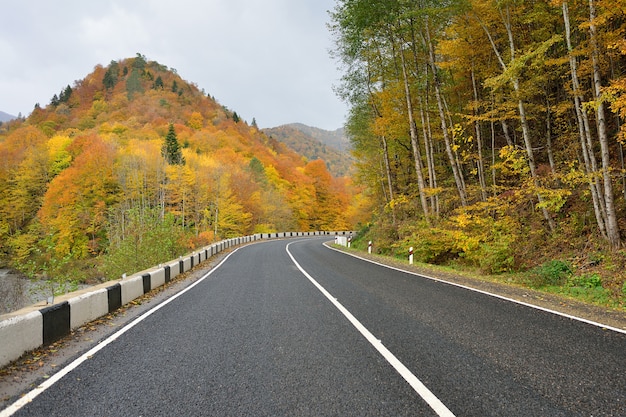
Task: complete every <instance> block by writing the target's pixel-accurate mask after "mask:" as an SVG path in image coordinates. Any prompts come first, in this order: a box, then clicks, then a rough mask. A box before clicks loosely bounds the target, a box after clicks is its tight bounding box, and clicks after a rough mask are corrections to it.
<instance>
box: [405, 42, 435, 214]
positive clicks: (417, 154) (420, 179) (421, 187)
mask: <svg viewBox="0 0 626 417" xmlns="http://www.w3.org/2000/svg"><path fill="white" fill-rule="evenodd" d="M400 63H401V64H402V78H403V82H404V95H405V98H406V107H407V113H408V116H409V131H410V135H411V146H412V148H413V160H414V162H415V172H416V173H417V188H418V191H419V195H420V202H421V204H422V210H423V211H424V218H425V219H426V223H427V224H429V225H430V220H429V219H428V216H429V211H428V202H427V201H426V192H425V188H426V187H425V183H424V173H423V172H422V154H421V151H420V145H419V143H418V137H417V125H416V124H415V119H414V117H413V100H412V99H411V89H410V87H409V77H408V74H407V69H406V61H405V59H404V51H402V48H400Z"/></svg>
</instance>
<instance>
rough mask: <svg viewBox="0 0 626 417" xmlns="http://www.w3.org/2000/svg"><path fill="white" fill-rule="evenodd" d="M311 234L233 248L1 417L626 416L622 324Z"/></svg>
mask: <svg viewBox="0 0 626 417" xmlns="http://www.w3.org/2000/svg"><path fill="white" fill-rule="evenodd" d="M326 240H327V238H326ZM323 241H324V240H323V239H303V240H297V239H294V240H280V241H269V242H263V243H257V244H253V245H249V246H245V247H243V248H240V249H239V250H237V251H235V252H233V253H232V254H231V255H230V256H229V257H228V258H226V260H225V261H224V262H223V263H222V264H221V265H220V266H219V267H218V268H216V269H214V270H213V271H212V272H211V274H210V275H208V276H207V277H206V278H205V279H203V280H201V281H200V282H199V283H197V284H196V285H195V286H193V287H189V290H187V291H185V292H184V293H183V294H181V295H180V296H178V297H176V298H172V299H170V300H168V301H167V302H166V303H163V304H160V305H159V306H158V308H157V309H155V310H151V312H150V313H149V315H147V316H145V317H144V316H142V317H141V318H140V319H139V320H138V321H136V322H134V323H133V325H132V327H128V328H125V332H124V333H123V334H120V335H118V336H116V339H115V340H113V341H111V342H110V343H109V342H108V341H103V343H102V344H101V345H99V347H98V349H100V350H99V351H97V352H94V353H91V354H89V355H88V356H86V357H85V358H86V359H84V361H83V362H82V363H80V364H79V365H78V366H76V367H75V369H73V370H71V371H69V372H67V370H65V371H61V374H63V373H65V372H67V374H66V375H65V376H63V377H62V378H60V379H58V381H56V382H55V383H53V384H50V387H49V388H47V389H46V390H45V391H43V392H41V393H40V394H39V395H38V396H36V397H35V398H34V399H33V400H32V401H31V402H29V403H28V404H26V405H25V406H23V407H22V408H20V409H19V410H18V411H17V412H16V413H15V414H14V415H16V416H174V415H177V416H437V415H456V416H459V417H460V416H480V417H485V416H509V417H512V416H626V334H624V333H619V332H615V331H611V330H606V329H602V328H601V327H597V326H593V325H590V324H586V323H582V322H579V321H576V320H572V319H569V318H566V317H562V316H557V315H554V314H550V313H547V312H544V311H541V310H536V309H532V308H529V307H526V306H522V305H519V304H515V303H511V302H508V301H505V300H502V299H499V298H495V297H490V296H488V295H484V294H480V293H476V292H472V291H469V290H466V289H462V288H459V287H456V286H453V285H448V284H445V283H441V282H436V281H432V280H429V279H425V278H420V277H418V276H415V275H411V274H407V273H403V272H399V271H395V270H392V269H388V268H384V267H382V266H378V265H375V264H372V263H368V262H365V261H362V260H359V259H356V258H353V257H351V256H348V255H345V254H342V253H339V252H336V251H333V250H331V249H328V248H326V247H324V246H322V242H323ZM294 261H295V262H294ZM296 263H297V264H298V265H299V267H300V268H301V269H302V270H303V271H304V272H305V273H303V272H302V270H301V269H299V268H298V266H297V265H296ZM61 374H59V375H61ZM57 378H58V376H53V377H52V378H51V380H56V379H57Z"/></svg>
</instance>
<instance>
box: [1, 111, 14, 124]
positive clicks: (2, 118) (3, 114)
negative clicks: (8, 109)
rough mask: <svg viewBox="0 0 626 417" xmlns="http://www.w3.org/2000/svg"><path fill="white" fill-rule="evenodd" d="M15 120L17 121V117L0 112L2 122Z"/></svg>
mask: <svg viewBox="0 0 626 417" xmlns="http://www.w3.org/2000/svg"><path fill="white" fill-rule="evenodd" d="M13 119H17V117H15V116H12V115H10V114H8V113H5V112H3V111H0V122H8V121H11V120H13Z"/></svg>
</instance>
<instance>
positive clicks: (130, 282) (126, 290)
mask: <svg viewBox="0 0 626 417" xmlns="http://www.w3.org/2000/svg"><path fill="white" fill-rule="evenodd" d="M120 286H121V287H122V305H125V304H128V303H130V302H131V301H133V300H134V299H135V298H139V297H141V296H142V295H144V294H145V293H144V291H143V289H144V278H143V276H141V275H132V276H130V277H128V278H126V279H123V280H121V281H120Z"/></svg>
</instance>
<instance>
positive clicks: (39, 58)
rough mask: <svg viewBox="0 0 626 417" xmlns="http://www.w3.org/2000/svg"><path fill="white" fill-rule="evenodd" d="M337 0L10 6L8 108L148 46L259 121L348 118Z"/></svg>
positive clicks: (4, 81) (0, 44)
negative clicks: (341, 86) (336, 34)
mask: <svg viewBox="0 0 626 417" xmlns="http://www.w3.org/2000/svg"><path fill="white" fill-rule="evenodd" d="M334 4H335V1H334V0H176V1H171V0H143V1H127V0H99V1H86V0H55V1H51V0H29V1H10V2H3V4H2V6H1V7H0V10H1V13H0V111H4V112H6V113H9V114H12V115H15V116H16V115H17V114H18V113H20V112H21V113H22V114H23V115H24V116H26V115H28V114H30V112H31V111H32V109H33V106H34V105H35V103H40V104H41V106H45V105H47V104H48V103H49V102H50V98H52V96H53V95H54V94H58V93H59V92H60V91H61V88H63V87H65V86H67V85H68V84H69V85H73V83H74V81H75V80H79V79H83V78H84V77H85V76H86V75H87V74H89V73H90V72H92V71H93V69H94V67H95V66H96V65H98V64H101V65H103V66H106V65H108V64H109V63H110V62H111V60H119V59H122V58H129V57H134V56H136V54H137V53H141V54H142V55H145V56H146V58H147V59H148V60H152V61H157V62H159V63H160V64H163V65H166V66H168V67H170V68H175V69H176V70H177V72H178V74H179V75H180V76H181V77H182V78H183V79H185V80H187V81H189V82H194V83H196V84H197V85H198V87H199V88H201V89H204V90H205V91H206V92H207V93H209V94H211V96H213V97H215V98H216V99H217V101H218V102H220V103H221V104H222V105H225V106H226V107H228V108H229V109H231V110H234V111H236V112H237V113H238V114H239V115H240V116H241V117H242V118H243V119H245V120H247V121H248V122H251V121H252V118H256V121H257V123H258V125H259V127H274V126H278V125H282V124H286V123H292V122H301V123H304V124H307V125H310V126H315V127H319V128H323V129H327V130H334V129H337V128H339V127H341V126H342V125H343V123H344V120H345V116H346V106H345V105H344V103H342V102H341V100H339V99H338V98H337V97H336V96H335V94H334V92H333V89H332V88H333V85H336V84H338V81H339V77H340V76H341V74H340V72H339V71H338V70H337V63H336V62H335V61H333V60H332V59H331V58H330V56H329V54H328V51H329V49H331V48H332V40H331V35H330V33H329V32H328V29H327V27H326V23H327V22H328V21H329V17H328V13H327V11H328V10H332V9H333V8H334Z"/></svg>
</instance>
